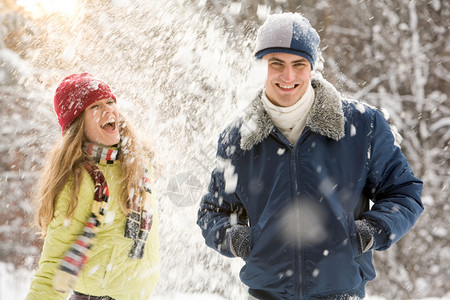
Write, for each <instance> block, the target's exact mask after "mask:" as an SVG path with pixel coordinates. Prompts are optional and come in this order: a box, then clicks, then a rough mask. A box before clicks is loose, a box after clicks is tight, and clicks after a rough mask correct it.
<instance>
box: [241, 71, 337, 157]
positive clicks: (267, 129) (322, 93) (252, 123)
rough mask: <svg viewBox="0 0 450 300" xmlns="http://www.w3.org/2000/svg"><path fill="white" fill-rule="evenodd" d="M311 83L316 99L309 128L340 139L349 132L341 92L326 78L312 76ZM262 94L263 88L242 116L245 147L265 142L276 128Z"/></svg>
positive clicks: (308, 123) (307, 123)
mask: <svg viewBox="0 0 450 300" xmlns="http://www.w3.org/2000/svg"><path fill="white" fill-rule="evenodd" d="M311 85H312V87H313V88H314V91H315V99H314V104H313V106H312V107H311V110H310V112H309V114H308V117H307V120H306V127H309V128H310V129H311V131H313V132H316V133H318V134H320V135H323V136H326V137H329V138H331V139H334V140H336V141H338V140H340V139H341V138H342V137H344V135H345V132H344V124H345V120H344V112H343V110H342V102H341V96H340V94H339V92H338V91H337V90H336V89H335V88H334V86H333V85H331V83H329V82H328V81H326V80H325V79H321V78H312V79H311ZM261 94H262V90H261V91H259V93H258V95H257V96H256V97H255V99H253V101H252V102H251V103H250V105H249V107H248V108H247V109H246V111H245V114H244V116H243V119H242V127H241V137H242V138H241V148H242V149H243V150H250V149H251V148H252V147H253V146H255V145H256V144H259V143H260V142H262V141H263V140H264V139H265V138H267V137H268V136H269V134H270V133H271V132H272V130H273V129H274V127H275V126H274V125H273V122H272V120H271V119H270V116H269V114H268V113H267V112H266V110H265V109H264V106H263V104H262V102H261Z"/></svg>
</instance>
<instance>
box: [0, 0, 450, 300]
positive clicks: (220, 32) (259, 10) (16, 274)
mask: <svg viewBox="0 0 450 300" xmlns="http://www.w3.org/2000/svg"><path fill="white" fill-rule="evenodd" d="M336 2H338V3H336ZM61 3H64V4H63V5H61ZM279 11H297V12H302V13H303V14H304V15H305V16H306V17H307V18H308V19H310V21H311V23H312V24H313V26H314V27H315V28H316V29H317V30H318V32H319V34H320V36H321V39H322V42H321V46H320V47H321V51H322V53H321V55H322V58H321V62H320V65H319V67H318V68H317V70H318V71H319V72H321V73H322V74H323V75H324V77H325V78H326V79H328V80H329V81H330V82H332V83H333V84H334V85H335V86H336V87H337V88H339V89H340V90H342V91H343V93H345V94H346V95H348V96H349V97H353V98H357V99H361V100H363V101H366V102H368V103H370V104H372V105H376V106H381V107H383V108H384V110H385V111H386V112H388V113H389V115H390V117H391V120H392V122H393V124H394V125H395V126H396V127H397V128H398V130H399V132H400V133H401V134H402V136H403V143H402V149H403V151H404V153H405V154H406V156H407V157H408V159H409V161H410V163H411V164H412V166H413V169H414V171H415V173H416V175H417V176H418V177H420V178H421V179H422V180H423V181H424V182H425V186H424V192H423V202H424V205H425V212H424V214H423V215H422V216H421V218H420V219H419V221H418V223H417V225H416V226H415V228H414V229H413V230H412V231H411V232H410V233H409V234H408V235H407V236H406V237H405V238H403V239H402V240H401V241H400V242H399V243H398V244H396V245H394V246H393V247H392V248H390V249H389V250H387V251H384V252H379V253H376V254H375V267H376V270H377V275H378V276H377V278H376V279H375V280H374V281H373V282H371V283H369V284H368V287H367V288H368V293H369V295H371V296H370V300H374V299H379V300H381V299H386V300H390V299H408V300H409V299H427V298H429V299H432V298H433V297H435V298H438V299H447V298H449V296H450V295H449V294H448V291H450V235H449V223H450V222H449V219H450V204H449V201H448V200H449V198H450V197H449V195H450V192H449V188H450V187H449V185H450V171H449V170H450V163H449V157H450V152H449V143H450V130H449V129H450V100H449V97H448V95H450V30H449V24H448V20H450V1H448V0H415V1H414V0H380V1H370V0H342V1H332V0H320V1H317V0H305V1H299V0H297V1H294V0H258V1H257V0H255V1H248V0H222V1H218V0H173V1H157V0H133V1H131V0H89V1H87V0H84V1H83V0H65V1H57V0H2V1H0V101H1V103H0V105H1V108H2V109H1V110H0V300H5V299H23V297H24V295H25V294H26V291H27V289H28V286H29V282H30V279H31V276H32V274H33V272H34V271H35V270H36V267H37V261H38V259H39V255H40V247H41V245H42V241H41V240H39V239H38V238H37V236H36V234H35V233H36V230H35V229H34V228H31V226H30V222H31V217H32V214H33V206H32V199H33V193H34V190H33V188H34V183H35V182H36V180H37V177H38V174H39V172H38V171H39V168H40V167H41V158H42V157H43V155H44V154H45V152H46V151H47V150H48V149H49V147H50V146H51V145H52V144H53V142H54V141H56V139H57V138H58V137H59V136H60V131H59V126H58V124H57V122H56V117H55V115H54V112H53V108H52V103H53V102H52V99H53V93H54V90H55V88H56V85H57V84H58V83H59V82H60V81H61V79H62V78H64V77H65V76H67V75H68V74H71V73H78V72H82V71H87V72H90V73H92V74H95V75H96V76H98V77H100V78H103V79H104V80H105V81H106V82H108V83H109V84H110V85H111V87H112V89H113V91H114V92H115V94H116V96H117V98H118V105H119V108H120V109H121V110H122V111H124V112H125V115H127V116H128V118H129V119H131V120H132V121H133V122H134V125H135V127H136V128H137V129H138V131H139V133H140V135H141V137H142V138H143V139H145V140H146V141H148V142H149V143H150V144H151V145H152V147H153V149H154V151H155V153H156V160H157V162H158V164H159V166H158V171H159V174H158V178H157V182H156V185H157V186H156V187H155V190H157V191H158V200H159V203H160V215H161V226H160V228H161V233H160V234H161V254H162V256H161V264H162V265H161V281H160V283H159V285H158V287H157V290H156V291H155V298H156V299H159V300H166V299H213V300H214V299H245V294H246V288H245V286H243V284H242V283H240V281H239V278H238V272H239V269H240V268H241V266H242V261H241V260H240V259H227V258H224V257H222V256H220V255H219V254H218V253H216V252H214V251H213V250H211V249H209V248H207V247H206V246H205V245H204V241H203V239H202V237H201V234H200V230H199V228H198V227H197V226H196V225H195V221H196V215H197V207H198V202H199V200H200V197H201V195H202V193H203V192H204V191H205V189H206V186H207V183H208V180H209V173H210V171H211V168H212V164H213V162H214V154H215V147H216V142H217V137H218V134H219V132H220V131H221V129H223V127H224V126H225V125H226V123H228V122H229V121H230V120H231V119H232V118H233V117H234V116H235V114H236V113H238V112H239V111H241V110H242V108H243V107H245V106H246V104H247V103H248V102H249V101H250V98H249V95H251V94H252V93H253V92H254V90H255V89H256V88H257V87H258V86H259V85H260V84H261V83H262V82H263V80H264V71H263V70H261V68H260V67H259V66H258V65H256V64H255V62H254V60H253V59H252V52H253V49H254V39H255V34H256V29H257V28H258V27H259V25H261V24H262V22H263V21H264V19H265V18H266V16H267V15H268V14H269V13H274V12H279Z"/></svg>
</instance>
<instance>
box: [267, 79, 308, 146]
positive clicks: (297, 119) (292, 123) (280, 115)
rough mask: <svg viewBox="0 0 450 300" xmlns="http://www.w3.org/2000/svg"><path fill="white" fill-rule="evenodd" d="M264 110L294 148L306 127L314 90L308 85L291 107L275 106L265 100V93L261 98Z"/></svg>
mask: <svg viewBox="0 0 450 300" xmlns="http://www.w3.org/2000/svg"><path fill="white" fill-rule="evenodd" d="M261 101H262V103H263V105H264V108H265V110H266V111H267V113H268V114H269V116H270V118H271V119H272V121H273V124H274V125H275V126H276V127H277V128H278V129H280V131H281V133H282V134H283V135H284V136H285V137H286V138H287V139H288V141H289V142H290V143H291V144H292V145H294V146H295V144H296V143H297V141H298V139H299V138H300V135H301V134H302V132H303V129H304V128H305V126H306V119H307V116H308V113H309V111H310V109H311V107H312V105H313V103H314V89H313V88H312V86H311V84H309V86H308V89H307V90H306V92H305V94H304V95H303V96H302V98H300V100H298V101H297V103H295V104H294V105H292V106H289V107H280V106H276V105H275V104H273V103H272V102H270V100H269V99H268V98H267V96H266V94H265V92H263V94H262V96H261Z"/></svg>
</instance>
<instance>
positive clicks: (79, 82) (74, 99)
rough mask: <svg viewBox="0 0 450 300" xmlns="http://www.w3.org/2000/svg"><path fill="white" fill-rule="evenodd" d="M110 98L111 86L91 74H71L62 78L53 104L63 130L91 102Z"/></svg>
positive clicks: (111, 95) (112, 96) (111, 96)
mask: <svg viewBox="0 0 450 300" xmlns="http://www.w3.org/2000/svg"><path fill="white" fill-rule="evenodd" d="M105 98H112V99H114V102H117V100H116V97H115V96H114V94H113V93H112V91H111V88H110V87H109V86H108V85H107V84H106V83H104V82H103V81H101V80H100V79H97V78H95V77H94V76H92V75H91V74H88V73H81V74H72V75H70V76H67V77H66V78H64V80H63V81H62V82H61V83H60V84H59V86H58V88H57V89H56V93H55V97H54V99H53V106H54V108H55V112H56V115H57V116H58V123H59V125H60V126H61V128H62V130H63V132H64V130H66V129H67V128H68V127H69V126H70V124H72V122H73V121H75V119H76V118H77V117H78V116H79V115H80V114H81V113H82V112H83V111H84V110H85V109H86V108H87V107H88V106H89V105H91V104H92V103H94V102H96V101H98V100H101V99H105Z"/></svg>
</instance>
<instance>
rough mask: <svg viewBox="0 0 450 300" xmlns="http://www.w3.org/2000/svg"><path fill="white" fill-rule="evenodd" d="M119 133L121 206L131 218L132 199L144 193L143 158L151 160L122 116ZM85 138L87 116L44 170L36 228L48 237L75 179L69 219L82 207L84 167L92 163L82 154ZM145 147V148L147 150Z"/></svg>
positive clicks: (66, 134)
mask: <svg viewBox="0 0 450 300" xmlns="http://www.w3.org/2000/svg"><path fill="white" fill-rule="evenodd" d="M119 116H120V118H119V131H120V137H121V152H120V155H119V161H120V165H121V179H120V180H119V184H120V185H121V186H122V189H121V192H120V195H119V203H120V208H121V209H122V211H123V212H124V213H125V214H127V213H128V212H129V209H130V200H129V195H131V194H133V191H138V190H140V189H141V180H142V175H143V167H144V166H143V162H142V158H141V155H142V154H146V155H148V158H151V156H152V155H151V153H150V151H149V150H148V147H147V146H141V145H139V144H138V143H137V138H136V135H135V133H134V131H133V129H132V128H131V127H130V125H129V124H128V123H127V122H125V120H124V118H123V116H122V115H121V114H119ZM83 141H85V136H84V112H83V113H81V114H80V115H79V116H78V117H77V119H76V120H75V121H74V122H73V123H72V124H71V125H70V127H69V128H67V129H66V130H65V131H64V133H63V137H62V139H61V140H60V141H59V142H58V143H56V144H55V146H54V147H53V149H52V150H51V151H50V153H49V155H48V157H47V160H46V163H45V165H44V168H45V169H44V170H43V173H42V176H41V178H40V180H39V184H38V193H37V197H36V211H35V218H34V219H35V224H36V225H37V226H38V227H39V228H40V229H42V232H41V235H42V236H45V235H46V231H47V228H48V225H49V223H50V221H51V220H52V218H53V215H54V212H55V207H56V200H57V196H58V194H59V193H60V192H61V191H62V189H63V188H64V186H65V185H66V184H67V183H68V181H69V179H70V178H73V186H72V197H71V200H70V203H69V206H68V210H67V217H69V218H70V217H72V216H73V212H74V211H75V209H76V207H77V204H78V193H79V191H80V185H81V182H82V176H83V164H84V162H85V161H86V160H87V159H90V158H89V157H88V156H87V155H86V154H85V153H83V151H82V144H83ZM143 147H145V148H143Z"/></svg>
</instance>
